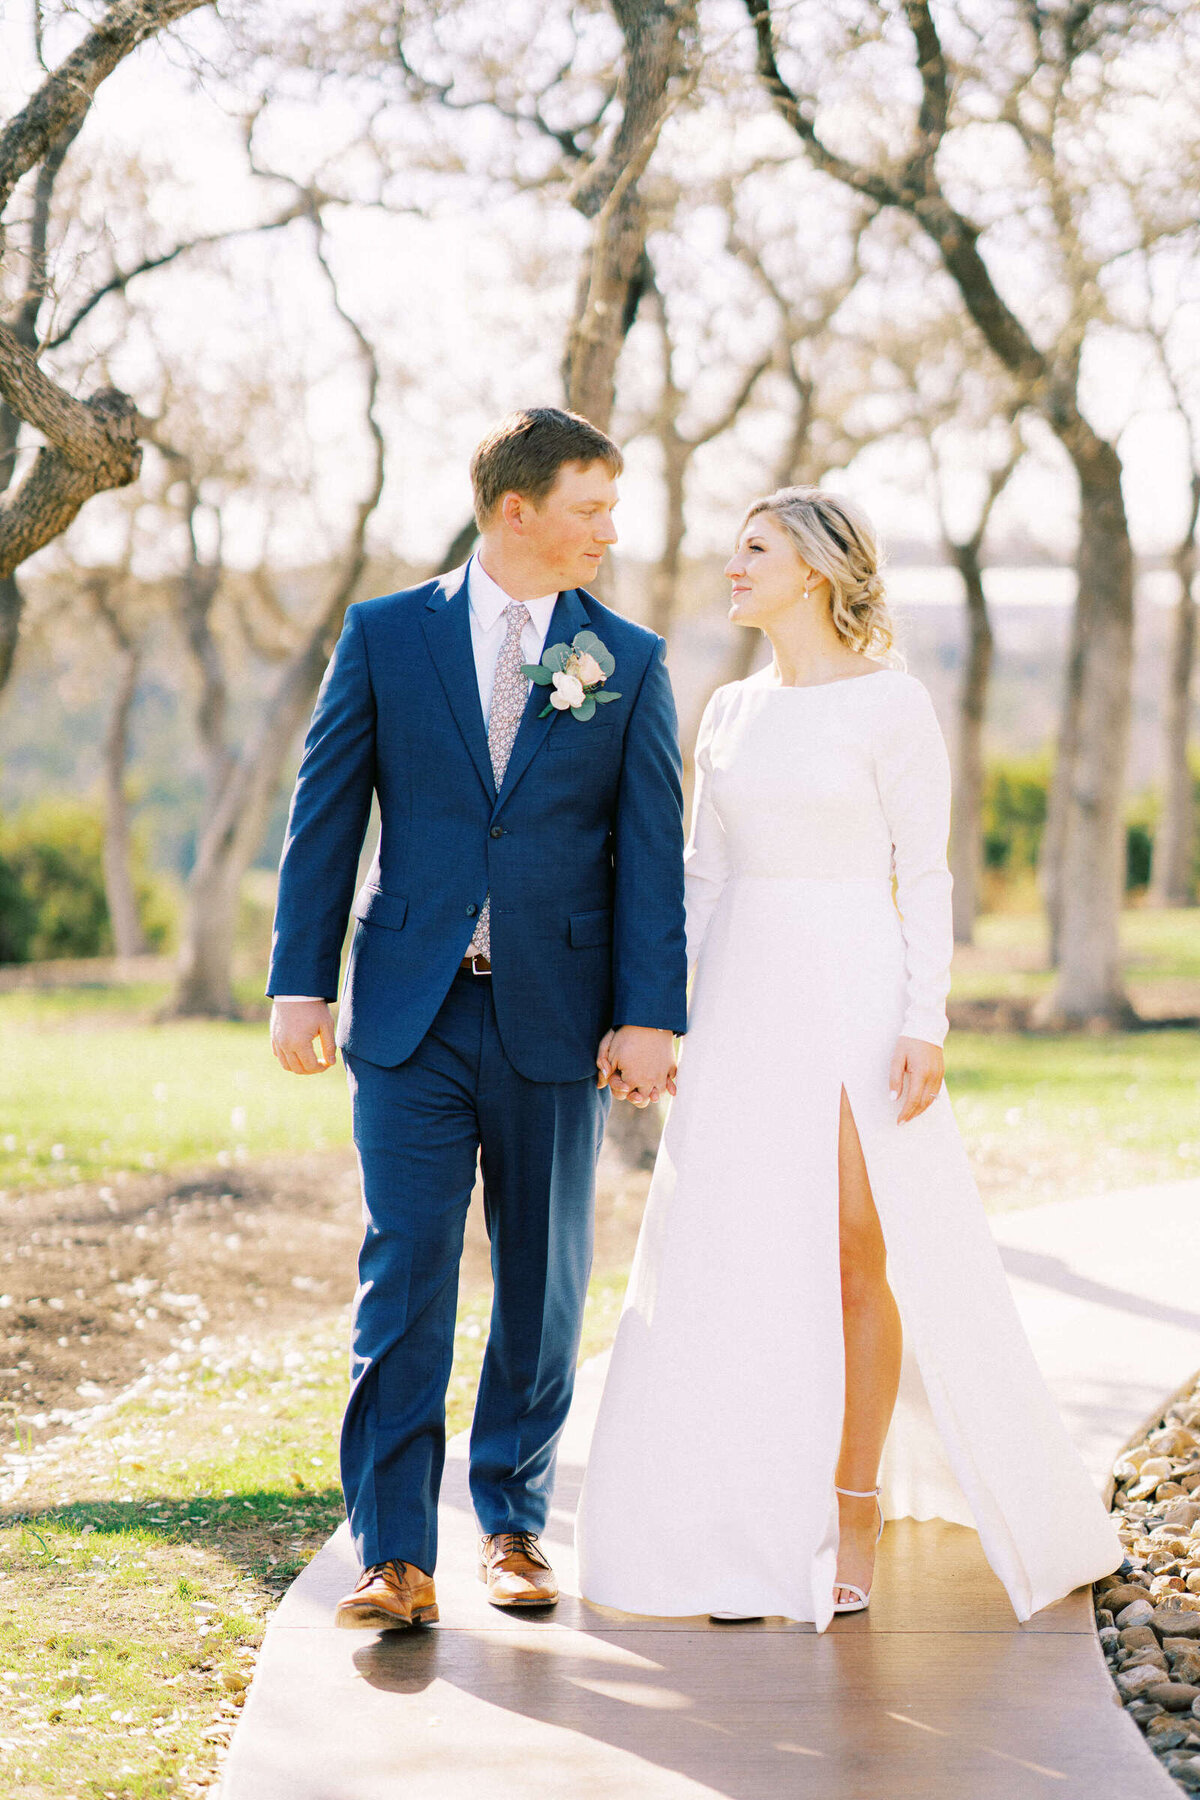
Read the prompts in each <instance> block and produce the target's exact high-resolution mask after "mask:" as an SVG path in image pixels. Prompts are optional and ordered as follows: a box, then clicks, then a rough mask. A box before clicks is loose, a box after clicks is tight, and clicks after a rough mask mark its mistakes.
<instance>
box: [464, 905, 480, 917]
mask: <svg viewBox="0 0 1200 1800" xmlns="http://www.w3.org/2000/svg"><path fill="white" fill-rule="evenodd" d="M478 911H479V908H478V907H477V906H468V908H467V917H468V919H473V918H474V917H475V914H476V913H477V912H478Z"/></svg>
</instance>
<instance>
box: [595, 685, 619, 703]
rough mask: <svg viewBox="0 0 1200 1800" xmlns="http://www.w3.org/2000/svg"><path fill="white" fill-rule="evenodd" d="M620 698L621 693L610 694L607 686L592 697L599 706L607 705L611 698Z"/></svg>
mask: <svg viewBox="0 0 1200 1800" xmlns="http://www.w3.org/2000/svg"><path fill="white" fill-rule="evenodd" d="M620 698H621V696H620V694H610V693H609V692H608V689H607V688H605V689H604V691H603V692H602V693H599V694H593V695H592V699H593V700H594V701H595V702H596V705H597V706H607V705H608V704H609V702H610V701H611V700H619V699H620Z"/></svg>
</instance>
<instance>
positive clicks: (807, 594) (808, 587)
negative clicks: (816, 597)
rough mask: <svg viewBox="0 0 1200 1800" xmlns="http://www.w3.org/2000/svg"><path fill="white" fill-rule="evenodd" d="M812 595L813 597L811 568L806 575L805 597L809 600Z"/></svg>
mask: <svg viewBox="0 0 1200 1800" xmlns="http://www.w3.org/2000/svg"><path fill="white" fill-rule="evenodd" d="M811 597H812V570H811V569H810V570H809V571H808V574H807V575H806V576H805V577H804V598H805V599H806V600H808V599H810V598H811Z"/></svg>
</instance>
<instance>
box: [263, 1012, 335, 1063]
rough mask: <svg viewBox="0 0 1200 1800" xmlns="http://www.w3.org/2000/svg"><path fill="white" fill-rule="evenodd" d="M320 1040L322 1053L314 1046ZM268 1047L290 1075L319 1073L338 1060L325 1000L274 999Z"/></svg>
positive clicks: (331, 1017)
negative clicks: (318, 1053)
mask: <svg viewBox="0 0 1200 1800" xmlns="http://www.w3.org/2000/svg"><path fill="white" fill-rule="evenodd" d="M316 1039H320V1043H321V1055H320V1056H319V1057H318V1055H317V1054H316V1051H315V1050H314V1049H313V1043H314V1040H316ZM271 1048H272V1050H273V1051H274V1052H275V1059H276V1061H277V1062H278V1063H279V1065H280V1067H281V1068H284V1069H287V1070H288V1071H289V1072H290V1073H291V1074H292V1075H320V1074H321V1073H322V1072H323V1071H324V1070H325V1069H331V1068H332V1067H333V1065H334V1063H335V1062H336V1061H337V1045H336V1044H335V1043H334V1038H333V1014H332V1013H331V1012H330V1010H329V1004H328V1002H327V1001H325V1000H276V1002H275V1004H274V1005H273V1006H272V1008H271ZM322 1059H323V1060H322Z"/></svg>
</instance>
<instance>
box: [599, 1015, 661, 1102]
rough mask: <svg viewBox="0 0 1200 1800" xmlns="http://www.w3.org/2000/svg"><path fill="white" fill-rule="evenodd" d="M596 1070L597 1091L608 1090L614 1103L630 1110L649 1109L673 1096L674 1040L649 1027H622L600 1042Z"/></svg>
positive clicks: (608, 1032)
mask: <svg viewBox="0 0 1200 1800" xmlns="http://www.w3.org/2000/svg"><path fill="white" fill-rule="evenodd" d="M596 1067H597V1069H598V1070H599V1071H600V1073H599V1075H598V1076H597V1078H596V1086H597V1087H601V1088H603V1087H608V1088H611V1089H612V1091H613V1093H614V1094H615V1095H616V1097H617V1099H618V1100H628V1101H630V1103H631V1104H632V1105H634V1106H649V1105H650V1104H651V1102H652V1101H656V1100H659V1099H661V1098H662V1096H663V1095H664V1094H674V1092H675V1074H676V1069H677V1064H676V1061H675V1039H674V1037H673V1036H672V1035H671V1033H670V1032H669V1031H658V1030H655V1029H654V1028H653V1027H652V1026H649V1025H622V1026H621V1027H620V1029H619V1030H615V1031H607V1032H605V1034H604V1036H603V1038H602V1039H601V1040H600V1048H599V1049H598V1050H597V1052H596Z"/></svg>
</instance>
